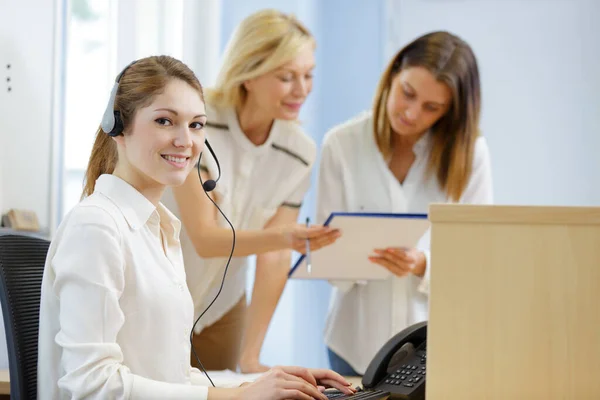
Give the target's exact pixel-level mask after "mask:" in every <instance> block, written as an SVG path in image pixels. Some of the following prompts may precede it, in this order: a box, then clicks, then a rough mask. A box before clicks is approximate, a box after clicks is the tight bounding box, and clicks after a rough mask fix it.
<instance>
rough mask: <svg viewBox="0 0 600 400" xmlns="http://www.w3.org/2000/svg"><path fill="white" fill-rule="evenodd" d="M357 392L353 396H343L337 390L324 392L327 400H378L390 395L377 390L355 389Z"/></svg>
mask: <svg viewBox="0 0 600 400" xmlns="http://www.w3.org/2000/svg"><path fill="white" fill-rule="evenodd" d="M357 390H358V391H357V392H356V393H354V394H344V393H342V392H340V391H339V390H333V391H327V392H325V396H327V398H328V399H336V400H346V399H351V400H380V399H387V398H388V397H389V395H390V393H389V392H384V391H382V390H377V389H369V390H362V389H360V388H357Z"/></svg>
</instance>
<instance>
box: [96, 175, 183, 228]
mask: <svg viewBox="0 0 600 400" xmlns="http://www.w3.org/2000/svg"><path fill="white" fill-rule="evenodd" d="M94 192H99V193H102V194H103V195H104V196H106V197H107V198H108V199H109V200H111V201H112V202H113V203H114V204H115V205H116V206H117V207H118V208H119V210H121V212H122V213H123V216H124V217H125V220H126V221H127V224H129V226H130V227H131V228H132V229H134V230H137V229H140V228H141V227H142V226H144V225H145V224H146V223H147V222H148V219H150V217H151V216H152V214H153V213H155V212H156V213H157V214H158V217H159V219H160V221H161V223H163V224H164V223H167V225H168V226H169V227H172V230H173V232H172V233H173V234H174V235H175V236H176V237H178V236H179V230H180V228H181V223H180V222H179V220H178V219H177V217H175V215H173V213H172V212H170V211H169V210H168V209H167V208H166V207H165V206H164V205H163V204H161V203H159V204H158V207H155V206H154V204H152V202H150V200H148V199H147V198H146V197H145V196H144V195H143V194H141V193H140V192H138V191H137V189H135V188H134V187H133V186H131V185H130V184H129V183H127V182H125V181H124V180H123V179H121V178H119V177H117V176H115V175H110V174H103V175H101V176H100V177H99V178H98V180H96V188H95V190H94Z"/></svg>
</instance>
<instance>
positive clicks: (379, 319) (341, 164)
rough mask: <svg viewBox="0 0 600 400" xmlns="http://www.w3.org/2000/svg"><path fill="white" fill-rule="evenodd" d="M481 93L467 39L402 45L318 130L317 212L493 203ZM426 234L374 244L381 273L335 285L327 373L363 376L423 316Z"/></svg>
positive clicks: (439, 35)
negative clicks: (385, 273)
mask: <svg viewBox="0 0 600 400" xmlns="http://www.w3.org/2000/svg"><path fill="white" fill-rule="evenodd" d="M480 99H481V92H480V80H479V70H478V66H477V61H476V58H475V55H474V54H473V51H472V50H471V48H470V47H469V45H468V44H467V43H466V42H464V41H463V40H461V39H460V38H458V37H456V36H454V35H452V34H450V33H448V32H433V33H430V34H427V35H424V36H422V37H420V38H417V39H415V40H414V41H413V42H412V43H409V44H408V45H407V46H406V47H404V48H403V49H401V50H400V51H399V52H398V53H397V54H396V55H395V56H394V57H393V59H392V60H391V61H390V63H389V65H388V67H387V68H386V70H385V71H384V73H383V75H382V77H381V78H380V81H379V86H378V88H377V92H376V95H375V101H374V105H373V109H372V110H371V111H367V112H363V113H362V114H360V115H358V116H356V117H354V118H352V119H351V120H349V121H347V122H345V123H343V124H341V125H339V126H337V127H335V128H333V129H332V130H331V131H330V132H329V133H328V134H327V135H326V137H325V139H324V145H323V150H322V159H321V163H320V172H319V187H318V200H317V219H318V220H319V221H323V220H324V219H325V218H327V216H328V215H329V213H330V212H332V211H349V212H360V211H363V212H392V213H427V212H428V207H429V204H430V203H433V202H461V203H491V202H492V177H491V167H490V158H489V152H488V146H487V142H486V140H485V138H484V137H482V136H480V135H479V129H478V125H479V113H480V101H481V100H480ZM342 182H343V183H344V184H343V186H342ZM365 182H369V184H368V188H367V190H365ZM426 239H427V236H426V238H425V240H422V241H421V243H420V244H419V246H418V247H419V248H412V249H404V248H400V247H391V248H378V249H373V253H372V254H371V256H370V257H369V260H365V262H372V263H373V265H374V267H382V268H386V269H387V270H389V271H390V272H391V273H392V276H391V277H390V278H389V279H388V280H385V281H372V282H369V283H367V284H353V283H348V282H334V284H335V290H334V293H333V299H332V307H331V308H330V310H329V315H328V319H327V326H326V330H325V342H326V344H327V346H328V348H329V359H330V362H331V366H332V369H333V370H335V371H337V372H339V373H341V374H346V375H362V374H364V372H365V370H366V368H367V366H368V364H369V362H370V360H371V359H372V357H373V356H374V355H375V354H376V352H377V350H378V349H379V348H380V347H381V346H382V345H383V344H384V343H385V342H386V341H387V340H388V339H389V338H390V337H391V336H393V335H394V334H396V333H398V332H400V331H401V330H402V329H404V328H406V327H407V326H408V325H412V324H414V323H416V322H419V321H422V320H426V319H427V318H428V314H427V304H428V293H429V274H430V270H431V268H432V265H433V267H435V260H434V261H433V264H432V262H431V257H429V251H428V243H427V242H428V240H426ZM400 245H401V244H399V245H398V246H400Z"/></svg>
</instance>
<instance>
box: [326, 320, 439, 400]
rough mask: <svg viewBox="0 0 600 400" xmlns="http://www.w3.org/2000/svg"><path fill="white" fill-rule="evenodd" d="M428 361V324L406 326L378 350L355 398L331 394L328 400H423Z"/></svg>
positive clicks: (353, 396) (420, 323)
mask: <svg viewBox="0 0 600 400" xmlns="http://www.w3.org/2000/svg"><path fill="white" fill-rule="evenodd" d="M426 362H427V321H423V322H419V323H416V324H414V325H411V326H409V327H408V328H406V329H404V330H403V331H401V332H400V333H397V334H396V335H394V336H393V337H392V338H391V339H390V340H388V341H387V343H385V344H384V345H383V347H381V349H379V351H378V352H377V354H376V355H375V357H373V360H372V361H371V363H370V364H369V366H368V368H367V370H366V372H365V374H364V375H363V377H362V384H363V388H362V389H361V390H360V391H359V392H357V393H356V394H354V395H342V394H341V393H338V394H332V395H331V396H329V398H330V399H333V398H335V399H339V400H342V399H346V398H347V399H349V400H352V399H356V400H359V399H360V400H362V399H365V400H367V399H368V400H379V399H381V400H383V399H401V400H423V399H425V364H426Z"/></svg>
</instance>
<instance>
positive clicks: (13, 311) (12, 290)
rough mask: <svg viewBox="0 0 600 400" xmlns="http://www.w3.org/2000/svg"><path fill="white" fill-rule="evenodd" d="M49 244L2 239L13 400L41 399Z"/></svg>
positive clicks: (0, 267) (0, 291)
mask: <svg viewBox="0 0 600 400" xmlns="http://www.w3.org/2000/svg"><path fill="white" fill-rule="evenodd" d="M49 245H50V242H49V241H47V240H44V239H41V238H37V237H32V236H24V235H12V234H9V235H4V236H0V302H1V303H2V315H3V317H4V329H5V332H6V345H7V350H8V367H9V371H10V398H11V399H12V400H22V399H36V398H37V357H38V325H39V314H40V294H41V289H42V276H43V273H44V263H45V261H46V254H47V253H48V247H49Z"/></svg>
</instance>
